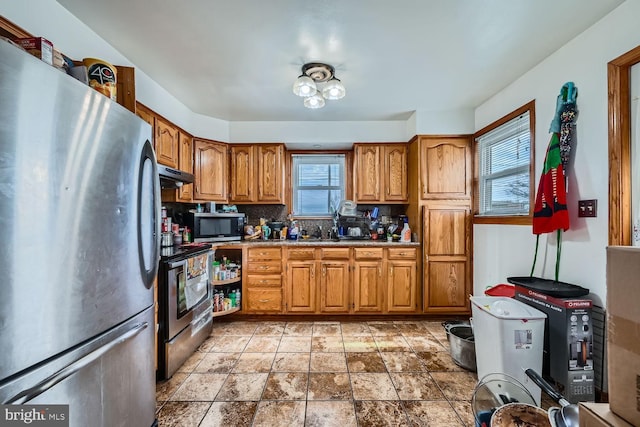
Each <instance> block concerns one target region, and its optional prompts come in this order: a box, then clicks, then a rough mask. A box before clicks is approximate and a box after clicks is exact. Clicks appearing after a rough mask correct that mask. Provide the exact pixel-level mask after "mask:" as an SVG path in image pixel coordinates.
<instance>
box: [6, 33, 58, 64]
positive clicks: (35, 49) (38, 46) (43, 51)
mask: <svg viewBox="0 0 640 427" xmlns="http://www.w3.org/2000/svg"><path fill="white" fill-rule="evenodd" d="M15 42H16V43H18V44H19V45H20V46H22V47H23V48H24V50H26V51H27V52H29V53H30V54H31V55H33V56H35V57H36V58H38V59H40V60H42V61H43V62H46V63H47V64H49V65H53V43H51V42H50V41H49V40H47V39H45V38H44V37H25V38H22V39H16V40H15Z"/></svg>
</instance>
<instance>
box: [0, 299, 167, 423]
mask: <svg viewBox="0 0 640 427" xmlns="http://www.w3.org/2000/svg"><path fill="white" fill-rule="evenodd" d="M153 322H154V311H153V309H152V308H149V309H147V310H145V311H144V312H142V313H140V314H139V315H138V316H136V317H134V318H133V319H131V320H129V321H127V322H125V323H123V324H121V325H119V326H117V327H116V328H114V329H113V330H111V331H108V332H107V333H105V334H103V335H102V336H100V337H99V338H96V339H95V340H92V341H91V342H89V343H87V344H86V345H84V346H82V347H81V348H79V349H76V350H74V351H73V352H72V353H71V354H67V355H65V356H62V357H59V358H56V359H54V360H52V361H49V363H47V364H45V365H43V366H41V367H39V368H37V369H33V370H31V371H29V372H26V373H24V374H22V375H21V376H19V377H17V378H15V379H13V380H11V381H9V382H5V383H4V384H2V385H0V402H1V403H3V404H6V403H12V404H22V403H28V404H43V405H53V404H66V405H69V419H70V423H69V425H70V426H72V427H74V426H97V427H119V426H120V427H129V426H142V427H145V426H151V425H152V424H153V422H154V419H155V378H154V371H153V360H154V359H153V350H152V348H153V335H154V328H153Z"/></svg>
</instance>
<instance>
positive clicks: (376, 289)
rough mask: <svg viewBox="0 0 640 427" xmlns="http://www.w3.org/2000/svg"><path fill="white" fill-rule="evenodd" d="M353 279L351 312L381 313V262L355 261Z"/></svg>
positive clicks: (382, 286)
mask: <svg viewBox="0 0 640 427" xmlns="http://www.w3.org/2000/svg"><path fill="white" fill-rule="evenodd" d="M354 267H355V268H354V275H353V276H354V277H353V312H354V313H365V312H366V313H382V308H383V307H384V306H383V303H382V299H383V289H384V284H383V281H382V278H383V275H382V261H356V262H355V265H354Z"/></svg>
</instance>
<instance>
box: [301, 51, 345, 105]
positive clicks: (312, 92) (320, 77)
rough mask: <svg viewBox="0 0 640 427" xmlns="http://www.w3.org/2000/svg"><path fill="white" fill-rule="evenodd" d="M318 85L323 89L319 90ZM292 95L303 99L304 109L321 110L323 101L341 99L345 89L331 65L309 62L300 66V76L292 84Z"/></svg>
mask: <svg viewBox="0 0 640 427" xmlns="http://www.w3.org/2000/svg"><path fill="white" fill-rule="evenodd" d="M318 83H321V84H323V87H322V88H319V87H318ZM293 93H294V94H296V95H298V96H301V97H303V98H304V106H305V107H307V108H322V107H324V104H325V99H330V100H335V99H340V98H343V97H344V95H345V89H344V85H343V84H342V82H341V81H340V80H339V79H338V78H336V76H335V69H334V68H333V67H332V66H331V65H328V64H323V63H320V62H310V63H308V64H304V65H303V66H302V74H300V76H299V77H298V78H297V79H296V81H295V83H293Z"/></svg>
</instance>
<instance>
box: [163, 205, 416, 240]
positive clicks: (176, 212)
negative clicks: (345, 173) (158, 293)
mask: <svg viewBox="0 0 640 427" xmlns="http://www.w3.org/2000/svg"><path fill="white" fill-rule="evenodd" d="M163 206H166V207H167V211H168V214H169V216H171V217H173V220H174V221H175V222H178V223H180V224H182V218H181V217H182V214H183V213H186V212H188V211H189V209H195V208H196V206H197V204H195V203H163ZM236 206H237V208H238V211H239V212H242V213H244V214H245V215H246V216H247V224H250V225H257V224H258V223H259V221H260V218H265V219H266V220H267V221H282V222H286V221H287V215H288V213H289V212H288V211H287V206H286V205H236ZM375 207H377V208H378V209H379V214H378V217H379V218H382V217H388V218H389V220H390V221H392V222H395V221H396V219H397V217H398V215H404V214H405V212H406V206H405V205H358V211H359V212H365V211H367V210H373V208H375ZM218 208H219V209H220V208H222V205H219V206H218ZM297 221H298V225H299V227H300V229H301V230H306V231H307V233H308V234H310V235H313V234H314V233H317V231H318V227H320V229H321V231H322V237H327V234H328V233H329V230H331V227H332V226H333V220H332V219H330V218H327V219H322V218H308V219H306V218H297Z"/></svg>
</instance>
